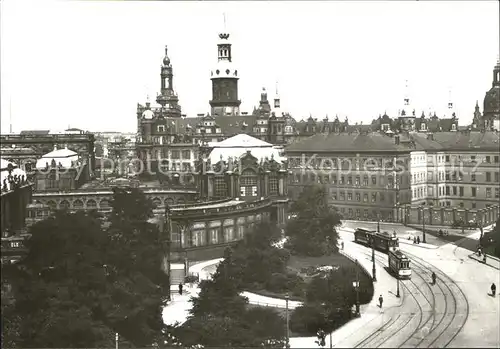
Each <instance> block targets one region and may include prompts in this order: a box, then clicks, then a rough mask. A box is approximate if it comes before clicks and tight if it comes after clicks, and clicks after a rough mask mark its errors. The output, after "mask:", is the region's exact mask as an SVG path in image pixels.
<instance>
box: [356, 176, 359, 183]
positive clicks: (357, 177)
mask: <svg viewBox="0 0 500 349" xmlns="http://www.w3.org/2000/svg"><path fill="white" fill-rule="evenodd" d="M356 185H359V176H356Z"/></svg>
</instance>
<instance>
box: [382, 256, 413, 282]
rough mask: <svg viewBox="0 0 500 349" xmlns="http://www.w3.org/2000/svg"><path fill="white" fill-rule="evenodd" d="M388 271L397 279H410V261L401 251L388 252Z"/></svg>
mask: <svg viewBox="0 0 500 349" xmlns="http://www.w3.org/2000/svg"><path fill="white" fill-rule="evenodd" d="M387 255H388V256H389V269H390V271H391V272H392V273H393V274H394V275H396V276H397V278H398V279H411V268H410V259H409V258H408V257H407V256H406V255H405V254H404V253H403V252H401V250H394V251H389V252H388V253H387Z"/></svg>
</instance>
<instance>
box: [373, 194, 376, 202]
mask: <svg viewBox="0 0 500 349" xmlns="http://www.w3.org/2000/svg"><path fill="white" fill-rule="evenodd" d="M375 201H377V194H375V193H373V194H372V202H375Z"/></svg>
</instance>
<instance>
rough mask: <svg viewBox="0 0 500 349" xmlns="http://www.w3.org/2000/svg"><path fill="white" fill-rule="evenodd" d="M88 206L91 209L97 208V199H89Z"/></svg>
mask: <svg viewBox="0 0 500 349" xmlns="http://www.w3.org/2000/svg"><path fill="white" fill-rule="evenodd" d="M87 208H88V209H90V210H94V209H96V208H97V202H96V201H95V200H92V199H90V200H88V201H87Z"/></svg>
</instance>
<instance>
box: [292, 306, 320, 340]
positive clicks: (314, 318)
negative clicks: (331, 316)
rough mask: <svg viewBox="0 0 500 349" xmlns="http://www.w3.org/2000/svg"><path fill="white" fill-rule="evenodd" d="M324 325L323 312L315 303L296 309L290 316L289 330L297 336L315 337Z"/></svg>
mask: <svg viewBox="0 0 500 349" xmlns="http://www.w3.org/2000/svg"><path fill="white" fill-rule="evenodd" d="M324 325H325V315H324V310H323V308H322V307H321V305H319V304H317V303H315V304H305V305H303V306H300V307H297V308H295V310H294V311H293V313H292V315H291V316H290V330H291V331H292V332H294V333H297V334H299V335H305V336H308V335H315V334H316V332H317V331H318V329H320V328H322V327H324Z"/></svg>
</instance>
